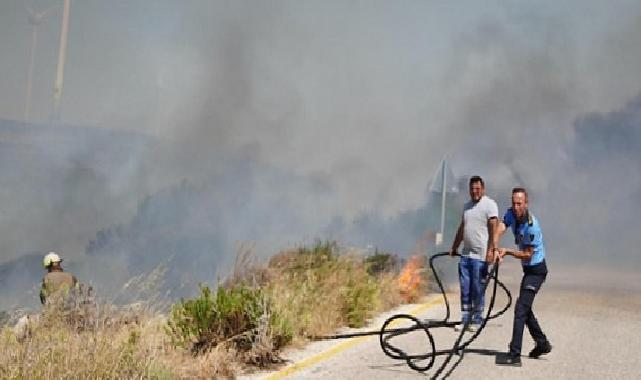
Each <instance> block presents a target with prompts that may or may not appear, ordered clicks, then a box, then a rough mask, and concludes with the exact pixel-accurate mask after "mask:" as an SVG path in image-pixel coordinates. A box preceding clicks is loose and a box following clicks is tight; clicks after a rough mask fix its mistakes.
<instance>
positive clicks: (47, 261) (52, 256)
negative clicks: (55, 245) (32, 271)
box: [42, 252, 62, 268]
mask: <svg viewBox="0 0 641 380" xmlns="http://www.w3.org/2000/svg"><path fill="white" fill-rule="evenodd" d="M61 261H62V259H61V258H60V256H58V254H57V253H55V252H49V253H47V254H46V255H45V258H44V259H43V260H42V264H43V265H44V266H45V268H49V267H50V266H51V264H53V263H59V262H61Z"/></svg>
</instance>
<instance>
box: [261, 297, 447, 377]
mask: <svg viewBox="0 0 641 380" xmlns="http://www.w3.org/2000/svg"><path fill="white" fill-rule="evenodd" d="M442 302H443V299H442V298H441V297H440V296H439V297H434V298H432V299H431V300H429V301H427V302H425V303H424V304H421V305H418V306H416V307H415V308H414V309H412V310H410V312H409V313H408V314H411V315H414V316H416V315H417V314H420V313H423V312H424V311H426V310H427V309H429V308H431V307H433V306H435V305H438V304H440V303H442ZM395 322H398V321H395ZM395 322H394V323H392V324H391V325H390V326H389V327H394V326H395V325H397V323H395ZM370 338H372V336H361V337H357V338H350V339H348V340H346V341H344V342H341V343H339V344H337V345H335V346H333V347H332V348H330V349H328V350H326V351H323V352H321V353H320V354H316V355H314V356H310V357H309V358H307V359H303V360H301V361H299V362H297V363H294V364H291V365H288V366H287V367H285V368H283V369H281V370H280V371H276V372H274V373H272V374H271V375H269V376H267V377H266V378H265V380H278V379H283V378H285V377H287V376H289V375H291V374H293V373H295V372H298V371H300V370H302V369H304V368H307V367H311V366H313V365H314V364H316V363H319V362H321V361H323V360H326V359H329V358H331V357H332V356H334V355H336V354H338V353H340V352H342V351H345V350H347V349H348V348H350V347H353V346H355V345H357V344H360V343H363V342H364V341H366V340H368V339H370Z"/></svg>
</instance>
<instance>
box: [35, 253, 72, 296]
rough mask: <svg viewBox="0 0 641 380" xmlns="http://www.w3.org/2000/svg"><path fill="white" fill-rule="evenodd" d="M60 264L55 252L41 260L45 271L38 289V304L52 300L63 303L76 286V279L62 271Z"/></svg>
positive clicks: (60, 260)
mask: <svg viewBox="0 0 641 380" xmlns="http://www.w3.org/2000/svg"><path fill="white" fill-rule="evenodd" d="M61 262H62V259H61V258H60V256H58V254H57V253H55V252H49V253H48V254H47V255H46V256H45V257H44V259H43V262H42V263H43V265H44V267H45V268H46V269H47V274H45V276H44V278H43V279H42V288H41V289H40V302H42V304H43V305H45V304H48V303H51V302H52V301H53V300H54V299H57V300H60V301H63V300H64V299H65V298H67V297H68V296H69V295H70V292H72V291H75V290H76V288H77V286H78V280H77V279H76V277H74V276H73V275H72V274H71V273H68V272H65V271H63V270H62V267H61V266H60V263H61Z"/></svg>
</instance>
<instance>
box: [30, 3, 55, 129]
mask: <svg viewBox="0 0 641 380" xmlns="http://www.w3.org/2000/svg"><path fill="white" fill-rule="evenodd" d="M57 7H58V6H57V5H54V6H52V7H50V8H49V9H46V10H44V11H42V12H36V11H34V10H33V8H31V7H30V6H29V5H27V3H26V2H25V3H24V8H25V10H26V11H27V17H28V19H29V23H30V24H31V54H30V56H29V74H28V76H27V94H26V99H25V105H24V120H25V121H29V116H30V113H31V91H32V89H33V68H34V66H35V56H36V46H37V45H38V28H39V26H40V24H42V21H43V20H44V18H45V16H46V15H47V14H48V13H49V12H51V11H52V10H53V9H55V8H57Z"/></svg>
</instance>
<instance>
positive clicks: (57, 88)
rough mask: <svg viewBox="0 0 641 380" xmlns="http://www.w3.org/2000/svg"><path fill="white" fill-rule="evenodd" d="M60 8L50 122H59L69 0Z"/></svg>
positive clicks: (65, 0)
mask: <svg viewBox="0 0 641 380" xmlns="http://www.w3.org/2000/svg"><path fill="white" fill-rule="evenodd" d="M63 4H64V5H63V8H62V25H61V27H60V47H59V48H58V68H57V70H56V83H55V85H54V87H53V117H52V119H53V120H52V121H53V122H54V123H57V122H58V121H60V99H62V82H63V79H64V73H65V58H66V56H67V34H68V32H69V8H70V6H71V0H64V3H63Z"/></svg>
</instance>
